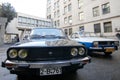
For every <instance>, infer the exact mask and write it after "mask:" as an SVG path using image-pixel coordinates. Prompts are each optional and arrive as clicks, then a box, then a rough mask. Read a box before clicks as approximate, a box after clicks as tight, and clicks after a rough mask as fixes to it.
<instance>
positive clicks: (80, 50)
mask: <svg viewBox="0 0 120 80" xmlns="http://www.w3.org/2000/svg"><path fill="white" fill-rule="evenodd" d="M84 54H85V49H84V48H83V47H81V48H79V55H84Z"/></svg>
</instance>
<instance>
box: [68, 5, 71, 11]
mask: <svg viewBox="0 0 120 80" xmlns="http://www.w3.org/2000/svg"><path fill="white" fill-rule="evenodd" d="M71 10H72V5H71V4H69V5H68V12H70V11H71Z"/></svg>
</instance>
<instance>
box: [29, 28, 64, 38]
mask: <svg viewBox="0 0 120 80" xmlns="http://www.w3.org/2000/svg"><path fill="white" fill-rule="evenodd" d="M48 38H49V39H53V38H65V35H64V33H63V32H62V30H61V29H52V28H49V29H47V28H46V29H44V28H36V29H33V30H32V32H31V34H30V39H48Z"/></svg>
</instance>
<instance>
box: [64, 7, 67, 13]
mask: <svg viewBox="0 0 120 80" xmlns="http://www.w3.org/2000/svg"><path fill="white" fill-rule="evenodd" d="M65 13H67V6H65V7H64V14H65Z"/></svg>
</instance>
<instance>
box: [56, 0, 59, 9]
mask: <svg viewBox="0 0 120 80" xmlns="http://www.w3.org/2000/svg"><path fill="white" fill-rule="evenodd" d="M56 4H57V8H59V0H58V1H57V3H56Z"/></svg>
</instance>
